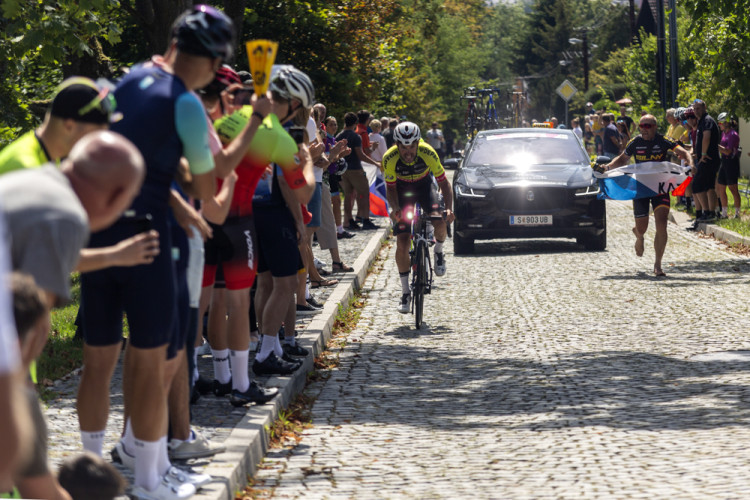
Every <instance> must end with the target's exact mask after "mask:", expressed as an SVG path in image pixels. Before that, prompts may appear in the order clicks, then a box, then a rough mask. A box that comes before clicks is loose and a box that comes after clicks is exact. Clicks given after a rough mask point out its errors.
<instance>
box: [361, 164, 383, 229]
mask: <svg viewBox="0 0 750 500" xmlns="http://www.w3.org/2000/svg"><path fill="white" fill-rule="evenodd" d="M362 167H363V168H364V169H365V172H366V173H367V181H368V182H369V183H370V215H371V216H373V217H388V213H389V207H388V200H387V198H386V195H385V179H383V174H382V173H381V172H380V169H379V168H378V167H377V166H376V165H371V164H369V163H363V164H362Z"/></svg>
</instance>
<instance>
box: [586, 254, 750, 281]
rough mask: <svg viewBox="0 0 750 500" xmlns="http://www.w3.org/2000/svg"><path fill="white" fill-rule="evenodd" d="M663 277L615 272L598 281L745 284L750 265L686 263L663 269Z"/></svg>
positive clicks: (721, 262) (749, 277)
mask: <svg viewBox="0 0 750 500" xmlns="http://www.w3.org/2000/svg"><path fill="white" fill-rule="evenodd" d="M664 271H665V272H666V273H667V276H666V278H665V277H656V276H654V275H653V274H651V273H645V272H616V273H611V274H607V275H604V276H601V277H600V278H599V279H600V280H612V281H618V280H619V281H627V280H644V279H648V280H654V281H661V282H663V283H665V284H667V285H669V286H692V285H703V284H705V283H715V284H717V285H718V284H721V283H730V284H733V283H747V282H748V281H750V264H748V263H745V262H742V261H737V260H734V259H726V260H719V261H710V262H707V261H687V262H681V263H679V264H676V265H672V266H667V267H665V268H664Z"/></svg>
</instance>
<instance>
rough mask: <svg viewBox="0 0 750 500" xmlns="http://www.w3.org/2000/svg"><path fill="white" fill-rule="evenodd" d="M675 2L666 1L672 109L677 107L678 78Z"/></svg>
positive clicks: (671, 0) (672, 0)
mask: <svg viewBox="0 0 750 500" xmlns="http://www.w3.org/2000/svg"><path fill="white" fill-rule="evenodd" d="M675 3H676V2H675V0H667V6H668V8H669V62H670V66H671V67H670V71H669V77H670V78H671V80H672V107H673V108H674V107H677V92H678V84H679V78H680V70H679V68H678V63H679V56H678V54H677V6H676V5H675Z"/></svg>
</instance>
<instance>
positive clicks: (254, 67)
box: [245, 40, 279, 96]
mask: <svg viewBox="0 0 750 500" xmlns="http://www.w3.org/2000/svg"><path fill="white" fill-rule="evenodd" d="M245 47H246V48H247V60H248V62H249V63H250V73H251V74H252V75H253V87H255V95H258V96H261V95H264V94H265V93H266V91H267V90H268V84H269V83H271V67H272V66H273V63H274V61H275V60H276V51H277V50H278V48H279V44H278V43H277V42H272V41H271V40H250V41H249V42H247V43H246V44H245Z"/></svg>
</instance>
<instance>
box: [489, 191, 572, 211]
mask: <svg viewBox="0 0 750 500" xmlns="http://www.w3.org/2000/svg"><path fill="white" fill-rule="evenodd" d="M529 191H532V192H533V193H534V196H533V200H532V201H529V199H528V193H529ZM492 196H493V200H494V203H495V207H497V209H498V210H507V211H510V212H515V213H533V212H538V211H544V210H551V209H560V208H566V207H567V206H568V204H569V201H570V199H571V198H570V190H568V189H567V188H564V187H523V188H519V187H513V188H502V189H495V190H493V191H492Z"/></svg>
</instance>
